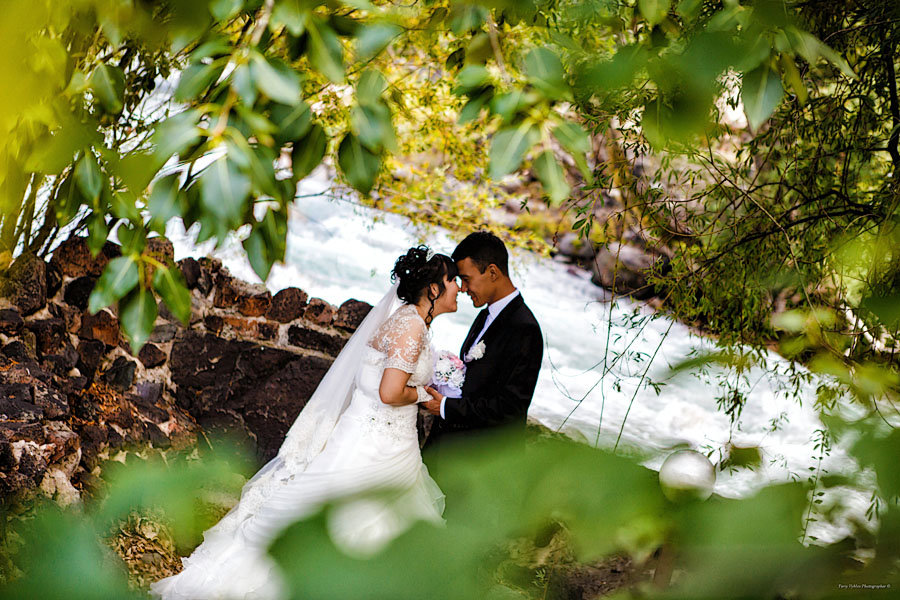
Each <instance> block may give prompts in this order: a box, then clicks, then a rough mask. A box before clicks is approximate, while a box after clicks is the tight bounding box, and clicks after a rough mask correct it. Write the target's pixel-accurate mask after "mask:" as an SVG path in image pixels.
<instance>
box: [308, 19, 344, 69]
mask: <svg viewBox="0 0 900 600" xmlns="http://www.w3.org/2000/svg"><path fill="white" fill-rule="evenodd" d="M308 28H309V29H308V35H309V60H310V62H311V63H312V65H313V67H315V68H316V69H317V70H318V71H319V72H320V73H322V74H323V75H325V77H327V78H328V79H330V80H331V81H333V82H334V83H341V82H343V81H344V48H343V46H342V45H341V40H340V39H339V38H338V36H337V34H336V33H335V32H334V30H333V29H332V28H331V27H329V26H328V24H327V23H325V22H323V21H321V20H318V19H310V21H309V25H308Z"/></svg>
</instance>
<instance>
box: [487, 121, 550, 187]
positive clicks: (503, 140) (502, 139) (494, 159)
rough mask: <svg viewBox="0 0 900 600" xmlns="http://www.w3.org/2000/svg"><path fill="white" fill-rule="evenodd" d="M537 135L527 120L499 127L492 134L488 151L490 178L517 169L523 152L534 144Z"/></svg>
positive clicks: (498, 176) (496, 178)
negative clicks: (515, 124)
mask: <svg viewBox="0 0 900 600" xmlns="http://www.w3.org/2000/svg"><path fill="white" fill-rule="evenodd" d="M538 137H539V134H538V132H537V131H536V130H535V128H534V127H533V126H532V125H531V124H530V123H527V122H525V123H522V124H520V125H519V126H517V127H509V128H507V129H501V130H500V131H498V132H497V133H496V134H494V138H493V139H492V140H491V151H490V160H491V166H490V177H491V179H493V180H495V181H496V180H499V179H500V178H502V177H503V176H504V175H508V174H509V173H512V172H513V171H515V170H516V169H518V168H519V165H521V164H522V159H523V158H524V157H525V152H526V151H527V150H528V149H529V148H531V146H533V145H534V143H535V142H536V141H537V139H538Z"/></svg>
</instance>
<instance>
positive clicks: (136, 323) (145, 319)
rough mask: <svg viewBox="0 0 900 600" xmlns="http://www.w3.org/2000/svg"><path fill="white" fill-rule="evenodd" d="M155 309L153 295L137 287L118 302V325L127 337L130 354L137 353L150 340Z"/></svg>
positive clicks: (154, 319) (155, 313)
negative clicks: (119, 324)
mask: <svg viewBox="0 0 900 600" xmlns="http://www.w3.org/2000/svg"><path fill="white" fill-rule="evenodd" d="M156 315H157V308H156V299H155V298H154V297H153V293H152V292H151V291H149V290H145V289H144V288H142V287H138V288H137V289H135V290H134V291H132V292H131V293H130V294H128V295H127V296H126V297H125V298H123V299H122V300H120V301H119V323H121V325H122V330H123V331H124V332H125V334H126V335H127V336H128V339H129V344H130V346H131V350H132V352H134V353H135V355H137V352H139V351H140V349H141V348H142V347H143V346H144V344H145V343H147V340H148V339H150V334H151V333H152V332H153V323H154V322H155V321H156Z"/></svg>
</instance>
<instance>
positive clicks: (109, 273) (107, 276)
mask: <svg viewBox="0 0 900 600" xmlns="http://www.w3.org/2000/svg"><path fill="white" fill-rule="evenodd" d="M139 274H140V271H139V270H138V265H137V263H136V262H135V261H134V258H133V257H131V256H120V257H118V258H114V259H113V260H111V261H110V262H109V265H107V267H106V269H104V270H103V274H102V275H101V276H100V279H98V280H97V284H96V285H95V286H94V289H93V291H92V292H91V296H90V299H89V300H88V310H89V311H90V312H91V313H96V312H97V311H98V310H100V309H101V308H105V307H107V306H109V305H110V304H112V303H113V302H115V301H116V300H118V299H119V298H121V297H122V296H124V295H125V294H127V293H128V292H129V291H131V289H132V288H133V287H134V286H136V285H137V283H138V278H139V276H140V275H139Z"/></svg>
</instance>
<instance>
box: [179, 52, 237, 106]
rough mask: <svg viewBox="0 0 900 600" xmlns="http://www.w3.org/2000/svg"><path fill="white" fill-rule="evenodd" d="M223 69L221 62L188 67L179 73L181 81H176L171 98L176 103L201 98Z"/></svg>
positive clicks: (196, 64)
mask: <svg viewBox="0 0 900 600" xmlns="http://www.w3.org/2000/svg"><path fill="white" fill-rule="evenodd" d="M224 68H225V65H224V63H222V62H221V61H216V62H212V63H210V64H206V63H194V64H191V65H189V66H188V67H187V68H186V69H185V70H184V71H182V72H181V79H179V80H178V87H176V88H175V93H174V95H173V97H174V98H175V100H176V101H178V102H187V101H189V100H192V99H194V98H197V97H198V96H201V95H202V94H203V93H204V92H205V91H206V90H207V89H209V86H211V85H212V84H214V83H215V82H216V81H217V80H218V79H219V76H220V75H221V74H222V70H223V69H224Z"/></svg>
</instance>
